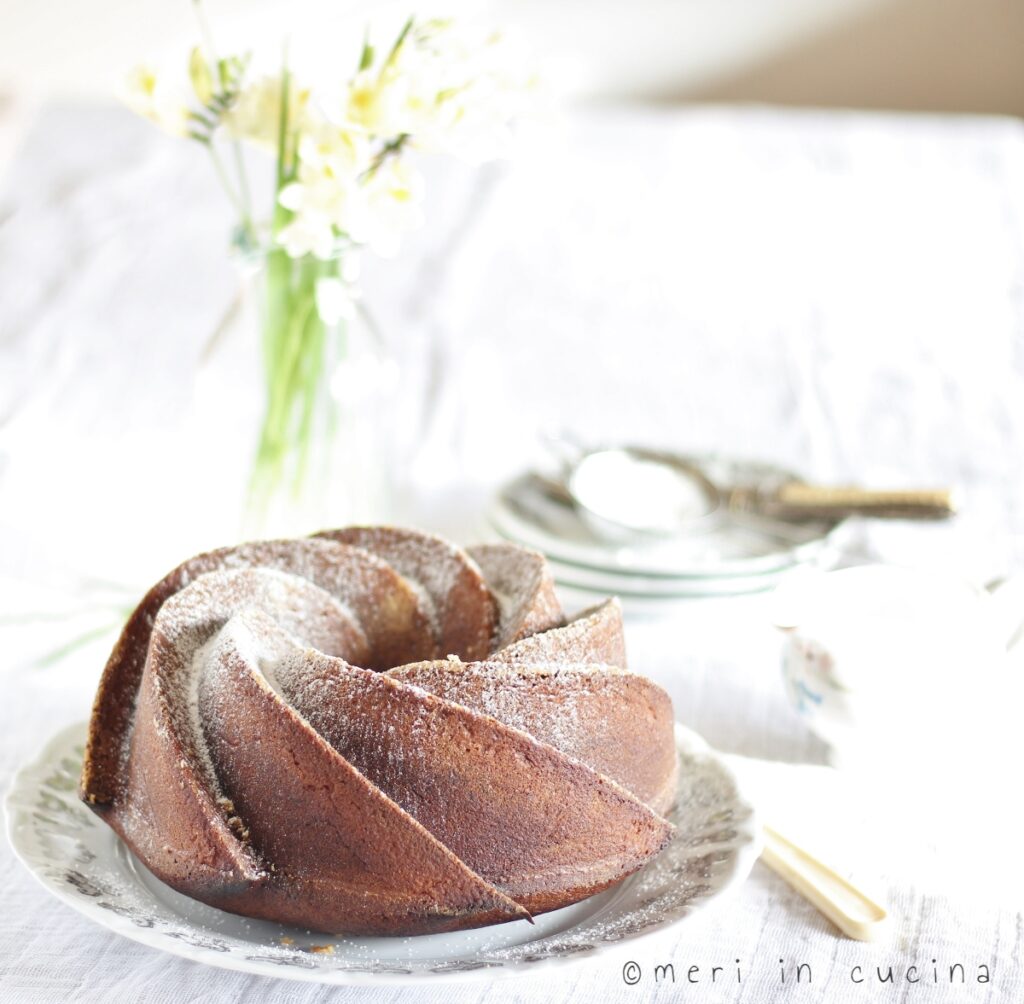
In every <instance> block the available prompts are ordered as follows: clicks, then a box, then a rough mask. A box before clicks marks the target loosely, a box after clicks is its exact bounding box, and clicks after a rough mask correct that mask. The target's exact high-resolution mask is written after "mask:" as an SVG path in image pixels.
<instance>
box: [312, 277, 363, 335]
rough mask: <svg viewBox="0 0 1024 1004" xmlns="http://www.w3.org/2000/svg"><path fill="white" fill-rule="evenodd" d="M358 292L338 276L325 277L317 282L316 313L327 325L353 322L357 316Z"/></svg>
mask: <svg viewBox="0 0 1024 1004" xmlns="http://www.w3.org/2000/svg"><path fill="white" fill-rule="evenodd" d="M358 295H359V294H358V291H357V290H356V289H355V287H354V286H351V285H348V284H346V283H345V282H344V281H343V280H342V279H341V278H338V277H337V276H325V277H324V278H322V279H317V281H316V312H317V313H318V314H319V315H320V320H321V321H323V322H324V324H327V325H334V324H337V323H338V322H339V321H341V320H347V321H348V320H351V319H352V318H353V317H355V314H356V303H355V301H356V299H357V297H358Z"/></svg>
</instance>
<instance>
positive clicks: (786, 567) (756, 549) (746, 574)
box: [487, 456, 838, 611]
mask: <svg viewBox="0 0 1024 1004" xmlns="http://www.w3.org/2000/svg"><path fill="white" fill-rule="evenodd" d="M692 459H693V462H696V463H698V464H699V465H700V466H701V468H702V469H704V470H705V471H707V473H708V476H709V477H710V478H711V479H712V480H713V481H715V482H716V483H719V484H738V483H742V484H752V483H756V482H758V481H760V480H770V479H778V478H779V477H780V476H788V475H787V474H786V472H784V471H781V470H780V469H779V468H776V467H774V466H771V465H765V464H758V463H750V462H745V461H737V460H731V459H725V458H722V457H718V456H708V457H700V458H692ZM487 519H488V523H489V527H490V529H491V530H493V531H495V532H496V533H497V534H498V536H500V537H502V538H504V539H506V540H510V541H514V542H516V543H520V544H525V545H526V546H528V547H532V548H535V549H536V550H538V551H541V552H543V553H544V554H545V555H546V556H547V558H548V560H549V562H550V564H551V567H552V570H553V572H554V575H555V579H556V581H557V582H558V584H559V585H560V586H561V587H563V589H567V590H570V591H571V592H572V593H575V594H579V597H580V599H581V600H586V599H589V598H592V597H597V596H607V595H610V594H612V595H618V596H619V597H621V598H622V600H623V602H624V603H625V604H626V606H627V607H629V608H630V609H632V610H634V611H642V610H651V611H657V610H659V609H661V608H663V607H665V606H667V605H671V604H674V603H676V602H678V601H681V600H686V599H690V598H693V597H710V596H734V595H738V594H742V593H752V592H757V591H760V590H765V589H770V588H772V587H773V586H775V585H776V584H777V582H778V580H779V578H780V577H781V576H782V575H783V574H785V573H786V572H788V571H790V570H792V569H794V568H796V567H797V566H798V565H802V564H807V563H811V562H814V563H822V562H826V561H827V560H828V559H829V558H830V556H831V555H832V553H833V548H832V547H831V546H830V537H831V536H832V534H833V531H835V529H836V527H837V525H838V524H837V523H835V522H826V521H814V522H806V521H804V522H800V523H789V522H783V521H781V520H777V519H769V518H766V517H763V516H759V515H757V514H755V513H746V512H730V511H723V512H721V513H717V514H716V515H715V518H714V519H711V520H707V521H702V522H700V523H699V524H696V525H695V526H694V527H693V528H692V529H691V530H690V531H689V532H688V533H686V534H685V535H681V536H676V537H672V538H667V539H654V540H640V541H634V540H630V541H628V542H625V543H623V542H618V541H613V540H609V539H608V538H607V537H606V536H603V535H602V534H601V533H600V532H599V530H597V529H596V528H595V527H594V526H593V521H591V520H588V519H587V514H586V513H585V512H581V510H580V509H579V508H577V507H576V506H574V505H573V504H572V503H571V502H570V501H568V500H567V499H566V498H565V496H564V494H562V493H560V492H558V491H553V490H552V481H551V479H549V478H546V477H544V476H542V475H538V474H537V473H535V472H532V471H530V472H526V473H524V474H521V475H520V476H518V477H516V478H515V479H514V480H512V481H510V482H509V483H508V484H506V485H505V486H504V487H503V488H502V489H501V490H500V491H499V492H498V494H497V495H496V496H495V498H494V500H493V502H492V504H491V506H490V509H489V511H488V514H487Z"/></svg>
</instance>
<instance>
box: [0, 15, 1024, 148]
mask: <svg viewBox="0 0 1024 1004" xmlns="http://www.w3.org/2000/svg"><path fill="white" fill-rule="evenodd" d="M192 6H193V5H192V2H191V0H0V167H2V165H3V164H4V163H5V162H6V161H7V160H8V158H9V156H10V154H11V153H12V152H13V150H14V148H15V147H16V146H17V145H18V143H19V142H20V140H21V137H22V135H23V132H24V128H25V125H26V123H27V122H28V121H29V119H30V118H31V114H32V111H33V109H34V108H35V107H36V106H37V104H38V103H39V102H40V101H42V100H45V99H47V98H50V97H62V98H67V97H84V98H98V97H109V96H110V95H111V94H112V92H113V91H114V89H115V87H116V86H117V83H118V81H119V80H120V79H121V78H122V76H123V74H124V71H125V69H126V68H127V67H129V66H131V65H133V64H135V63H137V62H139V61H141V60H142V59H149V58H155V59H160V58H161V57H162V56H166V57H168V58H170V57H171V56H172V55H173V56H175V57H178V58H179V59H180V54H181V52H182V51H183V50H185V49H186V48H187V47H188V46H190V45H191V44H192V43H193V42H194V40H195V38H196V23H195V19H194V17H193V12H192ZM205 7H206V9H207V12H208V15H209V18H210V20H211V21H212V22H213V23H214V25H215V28H216V31H217V33H218V34H219V35H220V37H222V38H223V39H225V40H226V41H227V40H230V42H231V44H232V47H235V46H236V45H237V43H238V42H239V40H241V42H242V43H243V44H245V45H253V46H260V44H261V43H262V44H263V46H264V47H268V46H274V45H276V44H278V42H277V40H279V39H280V38H281V37H282V35H284V34H288V33H291V34H292V35H293V36H294V37H296V38H304V39H306V40H307V44H311V45H312V46H314V47H316V48H318V49H319V50H320V55H321V56H322V57H324V58H325V59H331V58H342V59H349V58H351V51H352V50H353V47H354V46H356V45H357V44H358V39H359V35H360V33H361V31H362V25H363V24H364V23H365V22H366V21H367V20H368V19H369V18H372V19H373V20H374V21H377V22H384V25H387V24H388V22H391V23H396V22H398V21H399V20H400V19H401V18H403V17H404V16H406V14H407V13H408V12H409V11H410V10H411V9H416V10H418V12H419V13H434V12H439V11H443V12H452V13H455V14H459V15H460V16H471V17H478V18H480V19H483V20H487V21H491V22H494V23H497V24H502V25H510V26H512V28H513V29H514V30H516V29H517V30H518V31H519V33H520V34H521V36H522V37H523V38H524V39H525V40H526V41H527V42H528V44H529V47H530V49H532V50H534V51H535V53H536V56H537V58H538V59H539V61H540V62H541V63H542V65H543V66H544V67H545V70H546V71H547V73H548V75H549V76H550V77H552V78H553V80H554V83H555V85H556V87H558V88H559V89H561V90H563V91H565V92H567V93H570V94H574V95H579V96H599V97H612V98H648V99H655V100H659V101H685V100H700V101H728V102H768V103H776V104H788V105H810V106H821V105H823V106H840V107H842V106H846V107H860V108H892V109H909V110H923V111H951V112H990V113H992V112H995V113H1007V114H1011V115H1022V116H1024V0H447V2H444V3H440V4H437V5H435V4H432V3H425V4H410V2H409V0H401V2H395V0H377V2H367V0H206V3H205ZM314 25H315V26H316V27H315V30H307V29H310V28H311V26H314Z"/></svg>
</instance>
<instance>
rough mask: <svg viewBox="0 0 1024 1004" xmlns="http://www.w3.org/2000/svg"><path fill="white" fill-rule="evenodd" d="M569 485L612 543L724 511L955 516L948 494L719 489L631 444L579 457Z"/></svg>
mask: <svg viewBox="0 0 1024 1004" xmlns="http://www.w3.org/2000/svg"><path fill="white" fill-rule="evenodd" d="M563 456H564V454H563ZM564 484H565V488H566V492H567V494H568V495H569V496H570V498H571V499H572V502H573V504H575V505H576V506H577V508H578V509H579V510H580V512H581V513H582V514H583V515H584V516H585V518H587V521H588V522H589V523H590V524H591V525H592V528H593V529H594V530H595V531H597V532H598V533H600V534H601V535H603V536H605V537H608V538H610V539H622V538H623V537H633V538H636V537H655V538H665V537H674V536H680V535H682V534H685V533H686V532H688V531H691V530H693V529H696V528H698V526H699V525H700V524H703V523H706V522H707V521H708V520H710V519H712V518H714V517H715V516H716V515H718V514H720V513H722V512H731V513H732V514H734V515H736V514H740V513H743V514H748V513H749V514H752V515H758V516H766V517H769V518H771V519H773V520H779V521H794V522H798V521H801V520H807V519H827V520H834V521H837V522H838V521H839V520H840V519H844V518H845V517H847V516H853V515H861V516H872V517H876V518H888V519H893V518H902V519H944V518H947V517H949V516H951V515H953V513H954V512H955V507H954V505H953V501H952V498H951V496H950V493H949V492H948V491H946V490H944V489H936V490H930V489H924V490H897V491H875V490H867V489H861V488H854V487H826V486H822V485H809V484H806V483H805V482H803V481H799V480H797V479H793V478H784V479H779V480H778V481H777V482H776V483H773V484H754V485H731V486H721V485H716V484H714V483H713V482H712V481H711V479H710V478H709V477H708V476H707V474H706V473H705V472H704V471H703V470H702V469H701V468H700V466H699V465H698V464H696V463H695V462H693V461H691V460H689V459H687V458H686V457H683V456H679V455H677V454H673V453H668V452H663V451H658V450H648V449H643V448H640V447H631V446H626V447H616V448H610V449H599V450H589V451H580V452H579V453H578V454H577V456H576V457H575V459H574V460H571V461H570V462H568V463H567V465H566V472H565V475H564Z"/></svg>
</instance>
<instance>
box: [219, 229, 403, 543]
mask: <svg viewBox="0 0 1024 1004" xmlns="http://www.w3.org/2000/svg"><path fill="white" fill-rule="evenodd" d="M346 264H347V263H346V262H345V260H344V258H342V257H336V258H332V259H330V260H328V261H322V260H320V259H317V258H314V257H312V256H306V257H302V258H289V257H288V256H287V255H286V254H285V252H284V251H283V250H277V249H275V250H271V251H269V252H265V253H260V254H253V253H249V254H246V255H244V256H242V257H241V258H240V265H241V290H240V294H239V300H238V303H237V308H238V309H237V310H235V311H234V312H233V315H232V317H231V319H230V320H229V322H228V323H226V324H225V326H224V327H225V329H226V330H225V331H223V332H221V335H220V336H218V337H217V338H215V339H214V343H215V344H213V345H211V346H210V347H209V350H208V352H207V353H205V356H206V358H205V359H204V362H203V365H202V368H201V380H200V390H201V391H202V396H203V397H204V398H205V399H206V402H205V403H206V408H205V411H206V413H207V414H215V415H216V417H215V418H213V419H212V420H209V421H207V423H206V427H207V428H209V429H210V431H211V432H212V431H213V429H214V428H216V429H217V430H218V438H220V439H223V440H227V441H229V442H231V443H233V444H235V445H232V446H231V447H230V451H231V453H230V457H231V459H233V460H234V461H235V462H234V463H233V464H230V465H229V466H231V467H233V469H234V472H235V473H234V477H235V479H236V481H237V482H238V483H237V487H236V489H235V491H234V492H233V493H237V495H238V501H239V512H240V519H239V536H241V537H245V538H250V539H252V538H257V537H283V536H295V535H301V534H307V533H312V532H315V531H316V530H320V529H325V528H328V527H335V526H343V525H345V524H348V523H359V522H386V521H387V520H388V519H389V518H390V516H391V509H392V495H393V487H394V485H393V480H392V471H393V470H394V464H393V458H392V453H393V444H394V435H393V433H394V429H393V420H392V416H393V415H394V410H395V409H394V399H395V394H396V389H397V378H398V368H397V363H396V362H395V360H394V358H393V357H392V355H391V354H390V352H389V351H388V347H387V344H386V342H385V341H384V339H383V338H382V337H381V334H380V332H379V330H378V329H377V327H376V325H375V324H374V323H373V320H372V317H371V314H370V312H369V311H368V310H367V308H366V307H365V306H364V305H363V304H362V303H361V302H360V301H359V300H358V299H356V298H355V297H354V296H353V295H352V293H351V287H350V286H349V284H348V282H347V281H346V279H345V271H346ZM225 448H226V447H225ZM239 457H242V458H244V462H243V463H241V464H239V463H238V462H237V461H238V458H239Z"/></svg>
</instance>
